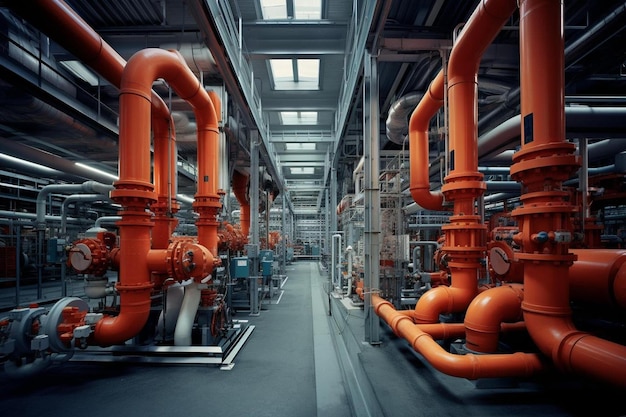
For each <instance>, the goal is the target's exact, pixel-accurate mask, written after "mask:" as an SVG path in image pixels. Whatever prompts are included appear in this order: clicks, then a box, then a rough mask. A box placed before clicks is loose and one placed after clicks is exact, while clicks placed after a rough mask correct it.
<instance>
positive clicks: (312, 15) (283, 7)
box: [259, 0, 322, 20]
mask: <svg viewBox="0 0 626 417" xmlns="http://www.w3.org/2000/svg"><path fill="white" fill-rule="evenodd" d="M288 2H289V3H290V5H292V7H293V16H288V15H287V3H288ZM259 4H260V5H261V13H262V14H263V19H264V20H271V19H287V18H293V19H301V20H320V19H321V18H322V0H259Z"/></svg>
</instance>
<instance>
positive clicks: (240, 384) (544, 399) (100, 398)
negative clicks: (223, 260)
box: [0, 261, 626, 417]
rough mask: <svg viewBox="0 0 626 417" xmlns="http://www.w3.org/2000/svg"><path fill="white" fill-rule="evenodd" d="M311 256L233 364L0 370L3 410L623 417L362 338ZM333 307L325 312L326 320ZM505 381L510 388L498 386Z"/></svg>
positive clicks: (357, 315)
mask: <svg viewBox="0 0 626 417" xmlns="http://www.w3.org/2000/svg"><path fill="white" fill-rule="evenodd" d="M326 286H327V277H326V276H324V275H323V274H321V273H320V268H319V265H318V263H317V262H306V261H298V262H296V263H294V264H292V265H290V266H288V270H287V280H286V281H285V282H284V285H283V287H282V291H283V292H282V293H281V292H279V293H278V294H277V295H276V297H274V298H273V299H272V300H271V301H266V302H265V303H264V304H263V308H262V311H261V313H260V315H259V316H250V315H249V314H248V313H247V312H239V313H238V314H237V315H236V316H235V319H240V320H249V323H250V324H253V325H254V326H255V329H254V331H253V333H252V334H251V336H250V338H249V339H248V341H247V343H246V344H245V345H244V347H243V349H242V350H241V351H240V352H239V354H238V355H237V357H236V358H235V360H234V363H235V366H234V367H233V368H232V369H231V370H228V371H227V370H220V368H219V367H217V366H214V365H163V364H150V365H149V364H145V363H132V362H110V363H84V362H78V361H70V362H68V363H64V364H59V365H54V366H52V367H50V368H48V369H47V370H46V371H45V372H44V373H42V374H39V375H37V376H35V377H31V378H28V379H22V380H15V379H10V378H8V377H7V375H6V374H4V373H0V414H1V415H2V416H7V417H9V416H11V417H13V416H16V417H17V416H23V417H29V416H42V415H43V416H64V417H65V416H67V417H72V416H81V417H82V416H90V417H99V416H103V417H104V416H106V417H111V416H131V415H136V414H140V415H142V416H144V415H145V416H150V417H161V416H168V417H171V416H176V415H177V414H178V413H180V414H181V415H184V416H185V417H195V416H208V415H215V416H238V417H242V416H259V417H263V416H272V417H282V416H285V417H300V416H302V417H314V416H319V417H348V416H358V417H361V416H368V417H405V416H411V417H421V416H424V417H426V416H433V417H434V416H477V417H478V416H481V417H482V416H507V417H515V416H529V417H539V416H601V417H621V416H626V401H624V399H623V398H624V396H623V394H625V393H624V392H619V391H617V390H613V389H609V388H606V387H602V386H599V385H598V384H594V383H593V382H590V381H581V380H577V379H575V378H570V377H564V376H562V375H559V374H555V375H554V376H551V377H544V378H542V379H535V380H524V381H478V382H476V381H468V380H465V379H460V378H454V377H449V376H446V375H444V374H441V373H440V372H438V371H436V370H434V369H432V368H431V367H430V365H429V364H428V363H426V362H425V361H424V360H423V359H422V358H421V357H420V356H419V355H418V354H416V353H415V352H413V350H412V349H411V348H410V347H409V346H408V344H407V343H406V342H405V341H404V340H401V339H398V338H397V337H396V336H395V335H394V334H393V333H392V332H390V331H389V329H388V328H387V327H386V325H381V328H380V332H381V333H380V335H381V343H380V344H379V345H376V346H373V345H370V344H367V343H364V342H363V341H364V335H363V322H364V318H363V311H362V310H361V309H360V308H352V307H350V305H349V304H348V303H346V300H342V299H340V298H335V297H330V298H329V297H328V294H327V293H326V292H325V287H326ZM329 308H331V311H332V315H330V316H329V315H328V312H329ZM504 382H506V384H505V383H504Z"/></svg>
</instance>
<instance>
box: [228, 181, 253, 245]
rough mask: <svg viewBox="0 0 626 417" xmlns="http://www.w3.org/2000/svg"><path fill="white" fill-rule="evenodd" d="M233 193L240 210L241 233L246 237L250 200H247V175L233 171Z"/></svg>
mask: <svg viewBox="0 0 626 417" xmlns="http://www.w3.org/2000/svg"><path fill="white" fill-rule="evenodd" d="M232 181H233V184H232V186H233V193H234V194H235V197H236V198H237V202H238V203H239V208H240V210H241V214H240V216H239V217H240V221H239V222H240V224H241V233H242V234H243V235H244V237H245V238H246V239H247V238H248V233H249V232H250V202H249V201H248V176H247V175H245V174H242V173H241V172H239V171H235V172H234V173H233V180H232Z"/></svg>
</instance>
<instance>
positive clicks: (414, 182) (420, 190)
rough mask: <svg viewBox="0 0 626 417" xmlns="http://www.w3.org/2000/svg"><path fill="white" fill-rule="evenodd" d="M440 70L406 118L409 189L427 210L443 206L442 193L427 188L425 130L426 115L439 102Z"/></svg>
mask: <svg viewBox="0 0 626 417" xmlns="http://www.w3.org/2000/svg"><path fill="white" fill-rule="evenodd" d="M443 86H444V77H443V70H441V71H439V74H437V76H436V77H435V79H434V80H433V81H432V82H431V83H430V86H429V87H428V91H427V92H426V94H424V97H422V99H421V100H420V102H419V104H418V105H417V107H416V108H415V110H413V113H412V114H411V119H410V120H409V161H410V165H409V170H410V177H411V178H410V190H411V196H412V197H413V200H415V202H416V203H417V204H419V205H420V206H421V207H423V208H425V209H427V210H436V211H441V210H443V194H441V193H440V192H431V191H430V176H429V175H428V168H429V166H430V161H429V154H428V131H429V128H430V119H431V118H432V117H433V116H434V115H435V114H436V113H437V111H438V110H439V109H440V108H441V106H442V105H443V95H444V88H443Z"/></svg>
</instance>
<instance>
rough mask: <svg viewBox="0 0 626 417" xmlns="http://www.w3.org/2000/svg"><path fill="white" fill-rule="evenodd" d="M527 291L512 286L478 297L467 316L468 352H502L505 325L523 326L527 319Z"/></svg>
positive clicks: (496, 288) (498, 288)
mask: <svg viewBox="0 0 626 417" xmlns="http://www.w3.org/2000/svg"><path fill="white" fill-rule="evenodd" d="M523 289H524V287H523V286H522V285H520V284H509V285H503V286H501V287H493V288H490V289H488V290H486V291H483V292H482V293H480V294H478V295H477V296H476V298H474V300H473V301H472V302H471V304H470V305H469V307H468V308H467V314H466V315H465V321H464V323H465V329H466V340H465V346H466V347H467V349H468V350H471V351H473V352H480V353H492V352H496V351H497V350H498V335H499V334H500V330H501V324H502V322H519V321H520V320H522V319H523V314H522V300H523V299H524V290H523Z"/></svg>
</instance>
